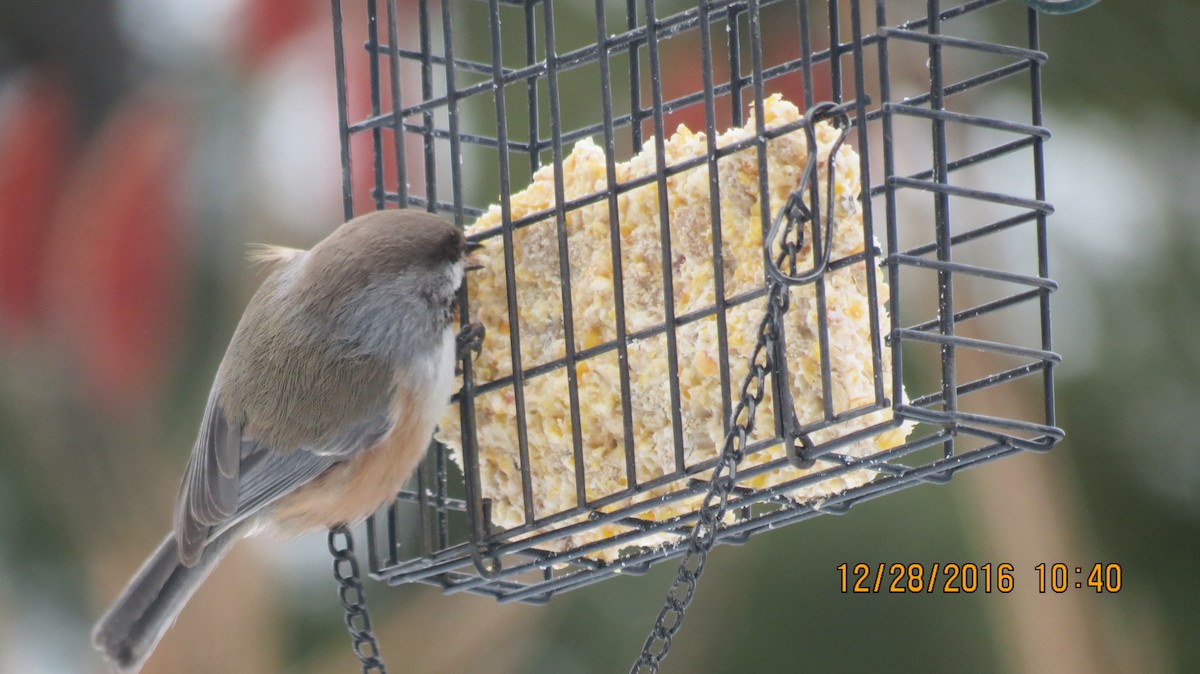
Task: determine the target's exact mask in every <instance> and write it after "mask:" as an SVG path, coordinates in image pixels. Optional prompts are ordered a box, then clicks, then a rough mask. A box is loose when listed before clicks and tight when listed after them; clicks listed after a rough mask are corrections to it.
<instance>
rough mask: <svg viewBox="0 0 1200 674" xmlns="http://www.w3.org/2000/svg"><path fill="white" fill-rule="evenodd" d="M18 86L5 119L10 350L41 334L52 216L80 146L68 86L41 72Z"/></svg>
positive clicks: (1, 232) (0, 171)
mask: <svg viewBox="0 0 1200 674" xmlns="http://www.w3.org/2000/svg"><path fill="white" fill-rule="evenodd" d="M17 86H18V87H19V90H18V91H17V92H15V93H14V95H13V97H12V101H11V102H10V104H9V105H8V106H7V107H6V108H4V109H3V111H2V112H3V114H0V325H3V326H4V328H5V332H6V333H7V334H6V335H5V337H6V338H7V339H6V340H5V341H7V342H10V344H11V343H17V344H19V343H22V342H26V341H28V340H29V339H30V338H32V336H33V335H34V332H35V326H36V323H37V321H38V318H39V306H38V305H39V300H40V297H41V293H42V288H41V276H40V274H39V272H40V270H41V266H42V258H43V256H44V253H45V246H46V243H47V236H46V234H47V232H48V223H49V219H50V212H51V209H52V208H53V205H54V199H55V196H56V194H57V193H58V189H59V186H60V183H61V181H62V177H63V175H64V173H65V172H66V167H67V160H68V155H69V153H70V151H71V147H72V146H73V145H74V144H75V137H74V116H73V114H72V110H71V100H70V96H69V94H68V92H67V90H66V87H65V85H64V83H63V81H62V79H61V78H59V77H57V76H55V75H53V74H51V73H49V72H45V71H36V72H33V73H31V74H30V75H29V76H28V78H27V80H26V81H25V82H23V83H21V84H20V85H17Z"/></svg>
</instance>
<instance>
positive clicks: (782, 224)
mask: <svg viewBox="0 0 1200 674" xmlns="http://www.w3.org/2000/svg"><path fill="white" fill-rule="evenodd" d="M826 120H828V121H831V122H833V124H834V126H836V127H837V128H838V130H839V131H840V133H839V135H838V138H837V140H835V141H834V142H833V145H831V146H830V148H829V156H828V157H827V158H826V160H825V164H826V166H825V175H826V180H825V198H824V200H823V201H824V206H825V219H824V222H823V223H822V222H821V206H822V199H821V195H820V179H819V177H818V176H817V154H818V152H819V148H818V146H817V134H816V125H817V123H818V122H822V121H826ZM849 132H850V117H849V115H847V114H846V111H845V110H844V109H842V108H841V107H840V106H839V105H838V104H837V103H833V102H830V101H824V102H821V103H817V104H815V105H813V106H812V107H811V108H809V109H808V110H807V111H806V112H805V113H804V137H805V140H806V141H807V144H808V160H807V162H805V164H804V171H803V172H802V173H801V174H800V183H799V184H798V185H796V189H794V190H792V193H791V194H790V195H788V198H787V201H786V202H785V203H784V205H783V207H782V208H780V209H779V212H778V213H776V214H775V221H774V223H773V224H772V225H771V230H770V232H768V233H767V240H766V242H765V243H764V244H763V245H764V246H765V250H766V255H767V273H768V274H770V275H771V277H772V278H774V279H775V280H777V281H779V282H781V283H784V284H786V285H789V286H796V285H803V284H805V283H811V282H813V281H815V280H817V279H818V278H819V277H820V276H821V274H823V273H825V269H826V267H828V266H829V257H830V255H831V253H832V250H833V216H834V211H835V210H836V209H835V208H834V203H833V200H834V191H833V190H834V180H833V171H834V162H835V160H836V159H837V153H838V150H840V149H841V147H842V143H844V142H846V136H847V134H849ZM805 191H807V192H808V204H805V203H804V196H805V194H804V193H805ZM807 222H812V223H821V224H822V225H823V229H824V231H823V232H817V231H816V230H815V229H814V230H813V267H812V269H810V270H809V271H807V272H804V273H803V274H800V275H797V273H796V256H797V254H798V253H799V252H800V249H801V248H803V247H804V224H805V223H807ZM814 227H815V224H814ZM793 231H795V240H790V239H789V235H790V234H792V232H793ZM781 235H782V238H783V242H782V243H781V244H780V252H779V254H778V255H773V254H772V252H773V251H774V250H775V242H776V241H777V240H779V239H780V237H781ZM820 244H824V245H823V247H821V249H820V251H818V250H817V246H818V245H820ZM784 261H787V262H789V263H790V265H789V266H790V268H791V269H790V273H788V272H785V271H783V263H784Z"/></svg>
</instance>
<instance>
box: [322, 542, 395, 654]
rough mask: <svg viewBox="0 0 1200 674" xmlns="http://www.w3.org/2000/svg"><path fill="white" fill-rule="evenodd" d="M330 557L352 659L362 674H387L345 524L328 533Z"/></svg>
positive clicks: (356, 560) (352, 543)
mask: <svg viewBox="0 0 1200 674" xmlns="http://www.w3.org/2000/svg"><path fill="white" fill-rule="evenodd" d="M329 554H331V555H333V577H334V578H336V579H337V581H338V597H340V598H341V600H342V608H344V609H346V629H347V630H348V631H349V632H350V638H351V645H350V648H351V649H352V650H353V651H354V656H355V657H357V658H358V661H359V662H361V663H362V671H363V674H370V672H378V674H387V667H385V666H384V664H383V658H382V657H381V656H380V654H379V642H378V641H377V640H376V639H375V633H374V632H372V631H371V616H370V615H369V614H368V613H367V599H366V596H364V594H363V584H362V580H361V579H360V578H361V577H360V575H359V571H358V559H357V558H356V557H355V556H354V538H353V537H352V536H351V535H350V529H349V528H348V527H347V526H346V525H345V524H339V525H337V526H336V527H333V528H331V529H330V530H329Z"/></svg>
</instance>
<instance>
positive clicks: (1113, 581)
mask: <svg viewBox="0 0 1200 674" xmlns="http://www.w3.org/2000/svg"><path fill="white" fill-rule="evenodd" d="M837 571H838V576H839V581H840V583H839V589H840V590H841V591H842V592H843V593H845V594H879V593H888V594H917V593H925V594H933V593H935V592H937V593H941V594H960V593H966V594H972V593H984V594H991V593H993V592H995V593H999V594H1008V593H1009V592H1012V591H1013V589H1015V588H1016V585H1017V578H1016V571H1017V569H1016V567H1015V566H1013V565H1012V564H1010V563H1008V562H1002V563H999V564H993V563H991V562H988V563H986V564H976V563H974V562H965V563H956V562H948V563H941V562H932V563H920V562H913V563H909V564H901V563H899V562H894V563H890V564H889V563H887V562H880V563H879V564H866V563H863V562H859V563H858V564H847V563H845V562H843V563H841V564H838V565H837ZM1033 571H1034V572H1036V574H1037V587H1038V592H1040V593H1042V594H1045V593H1046V592H1054V593H1057V594H1061V593H1063V592H1066V591H1067V590H1068V589H1072V588H1074V589H1084V588H1087V589H1092V590H1095V591H1096V592H1101V593H1103V592H1108V593H1114V592H1119V591H1120V590H1121V574H1122V572H1121V565H1120V564H1112V563H1109V564H1104V563H1096V564H1092V565H1090V566H1087V567H1084V566H1069V565H1067V564H1062V563H1057V564H1046V563H1042V564H1038V565H1037V566H1035V567H1033Z"/></svg>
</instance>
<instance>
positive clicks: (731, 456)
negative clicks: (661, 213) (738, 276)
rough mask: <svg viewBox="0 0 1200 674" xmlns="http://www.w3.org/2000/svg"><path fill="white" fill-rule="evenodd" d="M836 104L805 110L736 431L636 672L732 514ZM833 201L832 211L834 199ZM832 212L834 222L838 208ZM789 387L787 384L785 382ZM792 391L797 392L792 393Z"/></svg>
mask: <svg viewBox="0 0 1200 674" xmlns="http://www.w3.org/2000/svg"><path fill="white" fill-rule="evenodd" d="M836 110H837V108H836V106H834V105H833V104H829V103H821V104H818V105H816V106H813V108H811V109H810V110H809V111H808V113H807V114H806V115H805V131H806V132H807V136H808V138H807V139H808V149H809V156H810V161H809V163H808V166H807V167H806V168H805V171H804V173H803V174H802V176H801V180H800V184H799V185H798V186H797V187H796V189H795V190H793V191H792V193H791V194H790V195H789V197H788V200H787V203H786V204H785V205H784V206H783V207H782V208H781V209H780V212H779V214H778V216H777V217H776V219H775V225H774V227H772V232H771V235H770V236H769V237H768V239H767V245H768V246H771V245H773V244H774V242H775V239H776V237H777V235H778V234H779V230H780V225H781V224H783V225H784V226H783V231H782V235H783V241H782V242H781V244H780V248H781V250H780V253H779V255H778V256H777V257H776V258H775V259H774V260H770V259H769V260H768V262H770V263H772V264H774V269H773V270H771V267H770V265H768V270H769V271H773V272H774V273H771V274H769V275H768V281H767V290H768V292H767V310H766V312H765V314H764V315H763V319H762V323H760V324H759V327H758V342H757V344H755V346H754V351H753V352H751V354H750V358H749V359H748V361H749V371H748V372H747V373H746V376H745V378H744V379H742V385H741V389H740V391H739V396H738V398H739V400H738V402H737V405H736V406H735V407H734V409H733V413H732V414H731V415H730V417H729V419H730V424H729V426H730V427H729V432H728V433H726V434H725V439H724V441H723V442H722V448H721V456H720V458H719V459H718V460H717V465H716V466H715V467H714V468H713V472H712V478H710V480H709V484H708V492H707V493H706V494H705V495H704V500H703V502H701V504H700V510H699V513H697V515H698V518H699V520H698V521H697V523H696V525H695V526H693V527H692V530H691V532H690V534H689V535H688V541H687V552H686V553H685V554H684V556H683V559H682V560H681V561H680V563H679V571H678V572H677V573H676V574H675V580H673V581H672V582H671V587H670V589H668V590H667V598H666V601H665V603H664V604H663V607H662V610H661V611H659V613H658V618H657V619H656V620H655V621H654V627H653V628H651V630H650V634H649V635H648V636H647V637H646V643H645V644H644V645H643V646H642V653H641V655H640V656H639V657H638V659H637V661H636V662H634V663H633V667H632V668H630V670H629V672H630V674H643V673H645V674H656V673H657V672H658V668H659V666H660V665H661V664H662V661H663V660H664V659H665V658H666V657H667V652H668V651H669V650H670V649H671V640H672V639H673V638H674V637H675V634H676V633H678V632H679V628H680V627H682V626H683V615H684V612H685V611H687V608H688V605H689V604H691V603H692V598H693V597H694V596H695V594H696V582H697V581H698V580H699V579H700V574H702V573H704V564H705V562H706V561H707V560H708V553H709V551H710V550H712V548H713V545H715V544H716V542H717V530H718V528H719V526H720V524H721V520H723V519H724V518H725V512H726V510H727V508H728V505H729V492H731V491H733V487H734V485H735V484H737V467H738V464H739V463H741V461H742V459H743V458H744V457H745V455H746V446H747V443H748V442H749V438H750V436H751V435H752V434H753V433H754V425H755V417H756V414H755V412H757V410H758V405H759V404H760V403H762V401H763V397H764V396H765V395H766V391H767V375H768V374H770V373H773V372H775V365H776V362H775V359H776V357H783V354H782V351H779V350H777V349H776V341H777V340H778V339H779V338H780V337H781V335H782V334H783V316H784V314H785V313H787V310H788V303H789V299H790V297H791V295H790V293H789V290H788V287H789V285H793V284H796V283H801V282H805V281H806V280H808V279H807V278H799V277H795V274H796V257H797V253H798V252H799V249H800V247H801V242H802V237H803V236H804V227H803V223H804V221H805V220H808V219H810V218H811V217H812V215H813V213H812V212H811V211H810V210H809V209H807V208H805V207H804V204H803V201H802V200H803V197H804V194H805V192H806V191H807V189H808V185H809V181H810V180H814V181H815V180H816V179H817V177H816V161H815V158H816V154H817V143H816V139H815V137H814V134H813V125H814V124H815V123H816V121H817V120H818V119H821V118H827V117H832V118H833V119H834V120H835V123H836V124H838V125H839V126H841V130H842V136H841V138H839V139H838V141H837V143H836V144H835V145H834V146H833V149H832V150H831V151H830V153H829V159H828V166H827V171H828V173H827V175H828V176H829V183H830V194H831V195H832V183H833V159H834V155H835V154H836V151H837V148H838V147H840V146H841V143H842V141H843V140H844V139H845V135H846V132H847V129H848V128H849V122H848V120H847V119H846V116H845V113H839V112H837V111H836ZM826 207H827V209H828V210H829V213H830V214H832V211H833V203H832V200H830V203H828V204H827V205H826ZM814 210H815V209H814ZM818 212H819V211H818ZM817 219H819V217H818V218H817ZM829 220H830V224H829V226H830V227H831V226H832V215H830V218H829ZM781 221H782V223H781ZM812 222H813V225H814V226H816V224H817V222H816V220H812ZM793 230H794V231H795V237H796V239H794V240H793V239H790V238H789V235H791V234H792V232H793ZM831 235H832V232H831V231H830V230H826V238H831ZM816 256H817V251H814V258H815V259H814V262H815V265H814V272H812V273H810V274H809V275H810V276H817V275H819V274H820V273H822V272H823V271H824V268H825V264H826V263H827V262H828V257H829V254H828V252H826V253H825V255H824V260H823V261H821V260H818V259H816ZM785 262H787V263H789V264H790V269H791V274H790V275H789V274H784V273H783V272H782V271H781V268H782V266H783V264H784V263H785ZM785 389H787V387H786V386H785ZM788 390H789V392H790V389H788ZM788 397H789V398H790V396H788ZM783 402H786V401H780V400H776V402H775V404H776V405H780V404H781V403H783ZM789 407H790V405H789ZM781 412H782V413H783V414H792V413H794V412H793V410H790V409H785V410H781ZM806 444H807V443H806Z"/></svg>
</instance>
